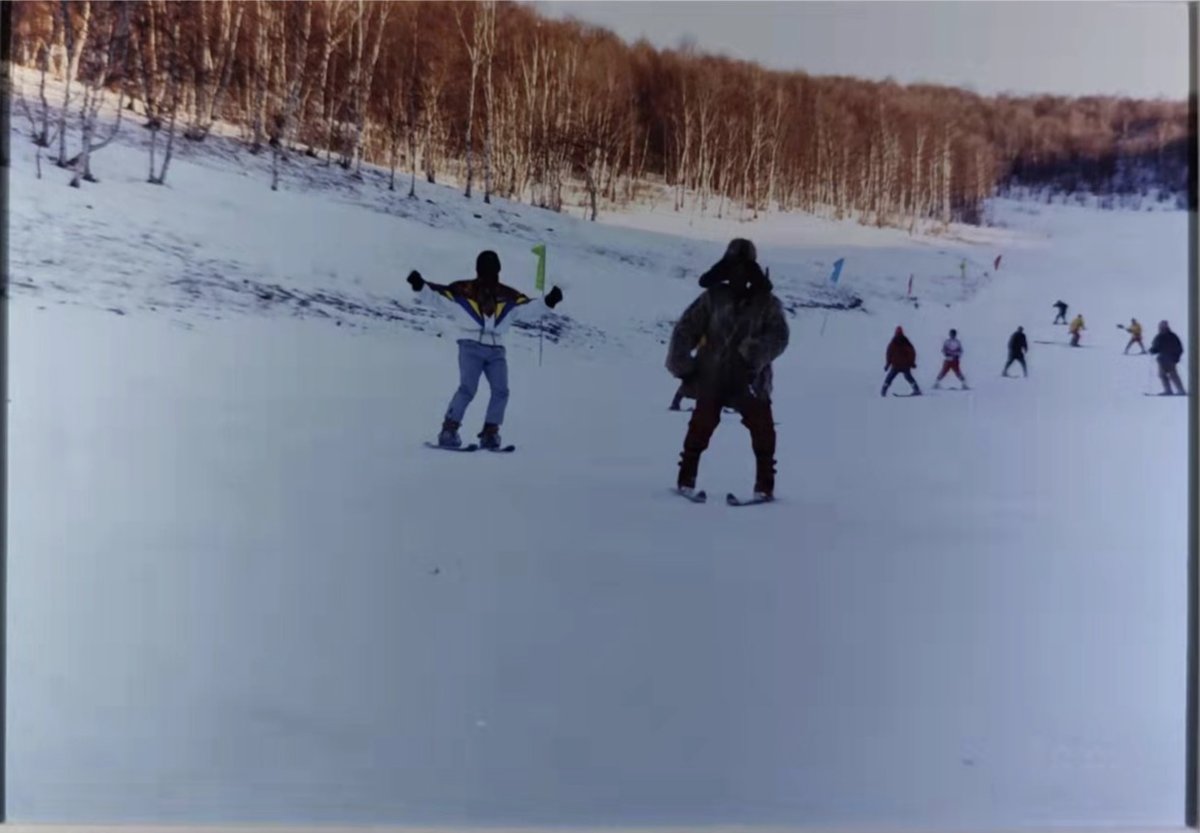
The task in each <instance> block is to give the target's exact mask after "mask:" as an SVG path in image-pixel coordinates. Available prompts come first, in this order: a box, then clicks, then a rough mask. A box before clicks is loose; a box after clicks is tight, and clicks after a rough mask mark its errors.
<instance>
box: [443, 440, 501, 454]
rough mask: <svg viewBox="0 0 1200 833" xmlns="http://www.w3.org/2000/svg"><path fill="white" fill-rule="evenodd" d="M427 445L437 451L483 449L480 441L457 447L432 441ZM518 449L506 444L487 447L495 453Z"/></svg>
mask: <svg viewBox="0 0 1200 833" xmlns="http://www.w3.org/2000/svg"><path fill="white" fill-rule="evenodd" d="M425 445H426V446H427V447H428V448H432V449H435V450H437V451H461V452H468V451H480V450H482V447H481V446H480V445H479V443H471V444H470V445H460V446H457V447H455V446H452V445H438V444H437V443H431V442H426V443H425ZM516 450H517V447H516V446H515V445H506V446H501V447H500V448H489V449H487V451H490V452H492V453H493V454H508V453H510V452H513V451H516Z"/></svg>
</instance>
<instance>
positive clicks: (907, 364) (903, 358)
mask: <svg viewBox="0 0 1200 833" xmlns="http://www.w3.org/2000/svg"><path fill="white" fill-rule="evenodd" d="M885 358H886V361H887V364H885V365H884V366H883V369H884V370H885V371H886V372H887V378H885V379H884V380H883V390H881V391H880V392H879V395H880V396H887V392H888V388H890V387H891V386H892V382H894V381H895V380H896V377H897V376H903V377H904V380H905V381H906V382H908V383H909V384H910V385H912V395H913V396H920V395H921V386H920V385H918V384H917V380H916V379H914V378H913V375H912V372H913V371H914V370H916V369H917V348H916V347H914V346H913V343H912V342H911V341H909V340H908V336H906V335H905V334H904V330H903V329H902V328H900V327H897V328H896V334H895V335H893V336H892V340H891V341H890V342H888V346H887V355H886V357H885Z"/></svg>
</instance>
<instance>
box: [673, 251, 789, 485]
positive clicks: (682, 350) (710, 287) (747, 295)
mask: <svg viewBox="0 0 1200 833" xmlns="http://www.w3.org/2000/svg"><path fill="white" fill-rule="evenodd" d="M757 259H758V257H757V252H756V250H755V248H754V244H753V243H751V242H750V241H749V240H745V239H742V238H737V239H735V240H733V241H731V242H730V243H729V246H728V248H727V249H726V250H725V254H724V256H723V257H722V258H721V260H720V261H718V262H717V263H716V264H715V265H714V266H713V267H712V268H711V269H709V270H708V271H707V272H706V273H705V274H704V275H703V276H702V277H701V278H700V285H701V286H702V287H704V290H705V291H704V293H703V294H702V295H700V297H698V298H697V299H696V300H695V301H693V302H692V303H691V304H690V305H689V306H688V308H687V309H686V310H685V311H684V313H683V315H682V317H681V318H680V319H679V322H678V323H677V324H676V325H675V329H674V331H673V332H672V333H671V343H670V347H669V349H668V351H667V361H666V366H667V370H668V371H670V373H671V375H672V376H675V377H676V378H678V379H690V380H692V382H693V384H694V386H695V391H696V409H695V411H693V413H692V418H691V421H690V422H689V423H688V429H687V436H686V437H685V438H684V441H683V452H682V453H681V454H680V456H679V474H678V478H677V480H676V485H677V486H678V488H679V490H680V491H681V492H683V493H684V494H686V495H692V494H693V493H694V492H695V488H696V475H697V473H698V472H699V468H700V455H701V454H703V453H704V451H705V449H707V448H708V443H709V440H710V439H711V438H712V434H713V431H715V430H716V428H717V425H718V424H720V422H721V409H722V408H723V407H724V406H729V407H732V408H734V409H736V410H737V412H738V413H740V414H741V416H742V424H743V425H745V426H746V428H748V429H749V431H750V444H751V447H752V448H753V450H754V460H755V481H754V493H755V498H756V499H759V500H771V499H773V497H774V493H775V421H774V417H773V416H772V413H771V389H772V380H773V374H772V369H771V363H772V362H774V361H775V359H777V358H779V356H780V355H782V354H783V351H784V350H785V349H787V345H788V338H789V332H788V324H787V319H786V318H785V317H784V313H783V305H782V304H780V302H779V299H778V298H776V297H775V295H774V294H773V293H772V291H771V290H772V286H771V281H770V279H769V278H768V276H767V274H766V273H764V272H763V270H762V269H761V268H760V267H759V265H758V263H757ZM701 340H703V341H704V349H703V350H701V351H699V353H698V354H697V355H696V356H694V357H693V356H692V351H693V350H695V349H696V347H697V346H698V345H699V344H700V343H701Z"/></svg>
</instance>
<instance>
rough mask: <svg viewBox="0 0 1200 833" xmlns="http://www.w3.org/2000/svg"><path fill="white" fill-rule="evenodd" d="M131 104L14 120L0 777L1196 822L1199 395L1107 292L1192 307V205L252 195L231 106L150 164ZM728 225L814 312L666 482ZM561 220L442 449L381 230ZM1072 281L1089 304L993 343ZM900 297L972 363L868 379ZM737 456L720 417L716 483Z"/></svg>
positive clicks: (423, 818)
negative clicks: (558, 302) (761, 440)
mask: <svg viewBox="0 0 1200 833" xmlns="http://www.w3.org/2000/svg"><path fill="white" fill-rule="evenodd" d="M14 126H15V127H19V126H20V125H19V124H18V123H17V121H16V120H15V119H14ZM140 141H141V137H139V136H137V131H128V135H127V136H126V138H125V143H123V144H122V143H117V144H114V145H113V146H112V147H110V148H108V149H106V150H105V151H104V153H103V154H101V155H98V156H97V158H96V160H95V167H96V172H97V175H98V176H99V177H100V178H101V179H102V182H101V184H99V185H96V186H92V187H86V188H84V189H82V190H73V189H69V188H67V187H65V185H64V183H65V181H66V177H65V176H64V175H63V174H62V172H60V171H57V170H55V169H53V168H47V169H46V173H45V176H44V178H43V179H41V180H37V179H36V178H35V175H34V165H33V151H32V148H31V147H30V146H29V144H28V141H27V140H25V139H24V138H23V137H21V136H20V135H17V134H14V136H13V144H12V147H13V153H14V170H13V172H12V176H11V181H10V195H11V196H10V211H11V223H12V227H11V228H12V239H11V252H10V260H11V262H10V269H11V279H12V281H13V286H12V289H13V302H12V304H11V308H10V328H11V343H10V350H11V361H10V372H11V391H10V396H11V403H10V405H9V418H10V432H9V433H10V453H9V485H10V506H9V518H10V529H9V539H8V547H9V587H10V589H11V592H10V599H11V609H10V619H9V633H10V646H11V647H10V666H9V706H8V707H9V726H10V737H9V746H8V756H9V757H8V766H9V770H8V773H9V780H8V809H9V815H10V817H11V818H12V819H13V820H16V821H26V820H55V821H71V820H78V819H88V820H96V819H111V820H141V821H146V820H153V821H165V820H190V821H222V820H226V821H228V820H242V821H266V820H272V821H342V822H361V823H368V822H372V823H455V824H460V823H478V824H503V823H507V824H536V823H576V824H613V825H623V824H641V823H678V824H689V823H696V822H699V821H708V822H729V823H778V824H795V825H839V826H840V825H850V824H874V825H895V826H913V825H920V826H946V827H950V826H958V825H972V826H979V827H982V826H987V827H992V828H995V827H997V826H1006V825H1032V824H1050V823H1063V824H1069V823H1077V824H1099V823H1102V822H1104V823H1107V822H1113V823H1124V824H1129V825H1135V824H1136V825H1170V824H1178V823H1179V821H1180V815H1181V812H1182V806H1183V790H1184V785H1183V777H1182V773H1183V713H1184V703H1183V679H1184V676H1183V675H1184V661H1183V660H1184V653H1183V652H1184V644H1183V634H1184V627H1185V604H1184V603H1185V598H1184V575H1185V557H1186V554H1185V546H1186V517H1187V514H1186V512H1187V503H1186V499H1187V496H1186V485H1187V481H1186V449H1187V421H1186V407H1187V401H1186V400H1185V399H1182V398H1179V399H1159V398H1146V397H1144V396H1142V395H1141V394H1142V393H1143V392H1144V391H1145V390H1147V389H1151V387H1150V386H1151V378H1150V374H1151V372H1152V371H1151V364H1152V363H1151V362H1150V361H1149V360H1148V359H1146V358H1144V357H1125V356H1122V355H1121V349H1122V347H1123V346H1124V338H1123V336H1124V333H1122V332H1120V331H1119V330H1116V329H1115V327H1114V324H1115V323H1117V322H1124V321H1127V320H1128V318H1129V316H1130V315H1136V316H1137V317H1138V318H1139V320H1141V321H1142V322H1143V324H1145V325H1146V327H1147V332H1148V334H1149V333H1152V331H1153V326H1154V325H1155V324H1156V322H1157V321H1158V320H1159V319H1160V318H1164V317H1165V318H1169V319H1171V320H1172V323H1173V324H1174V325H1175V328H1176V330H1177V331H1178V332H1179V333H1180V335H1181V337H1184V338H1185V339H1186V337H1187V333H1186V331H1184V330H1183V326H1182V325H1183V324H1184V311H1185V303H1186V282H1185V275H1186V272H1185V270H1186V215H1185V214H1183V213H1171V212H1153V213H1151V212H1145V213H1135V212H1097V211H1092V210H1087V209H1081V208H1071V207H1065V206H1044V205H1040V206H1039V205H1033V204H1027V203H1018V202H1008V201H997V202H996V203H995V204H994V205H993V206H992V211H993V213H994V215H995V216H996V218H997V219H998V221H1000V223H1002V224H1003V227H998V228H992V229H982V230H978V229H966V228H961V229H955V230H954V231H953V233H952V234H950V235H948V236H945V237H942V238H932V237H922V236H909V235H908V234H906V233H904V232H900V231H895V230H879V229H868V228H864V227H860V226H857V225H852V224H840V223H834V222H831V221H826V220H818V219H814V218H806V217H803V216H783V217H771V218H769V219H767V220H764V221H763V222H762V223H759V224H737V223H730V222H719V221H715V220H703V219H699V218H691V217H689V216H687V215H674V214H671V213H669V212H662V211H656V212H649V211H646V210H643V211H640V212H637V213H633V214H630V215H627V216H623V217H614V218H608V221H607V222H605V223H600V224H589V223H584V222H582V221H580V220H578V219H573V218H571V217H567V216H561V215H557V214H552V213H549V212H545V211H540V210H538V209H533V208H529V207H528V206H521V205H514V204H508V203H505V202H503V201H497V202H496V204H495V205H492V206H485V205H483V204H482V203H481V202H480V201H479V200H471V201H467V200H465V199H463V198H462V197H461V195H460V194H459V193H456V192H455V191H452V190H448V189H443V188H440V187H431V186H427V185H425V184H423V183H421V184H419V185H418V191H419V195H420V199H419V200H417V201H409V200H407V199H405V198H404V197H403V196H402V193H403V192H396V193H389V192H387V191H386V190H385V189H384V188H383V187H382V185H381V183H382V181H383V177H382V175H381V174H377V173H376V172H369V173H368V176H367V180H366V181H365V182H363V183H351V184H346V177H345V174H344V172H341V171H339V170H338V169H336V168H334V169H333V170H332V171H330V170H325V169H321V168H320V167H319V165H318V164H317V163H314V162H313V161H311V160H297V161H296V162H295V163H293V167H292V168H291V169H290V170H289V173H288V177H287V178H286V180H285V187H284V190H282V191H280V192H278V193H272V192H271V191H270V190H269V188H268V181H269V180H268V178H267V176H266V174H265V171H266V167H265V166H266V161H265V160H262V159H256V158H253V157H251V156H250V155H249V154H248V153H246V152H245V151H244V150H238V149H237V147H236V145H235V144H233V143H232V142H226V143H218V145H217V147H215V148H196V147H186V148H185V151H184V155H183V156H181V158H180V159H179V160H178V161H177V162H176V163H174V166H173V168H172V171H171V174H170V176H169V186H168V187H166V188H155V187H152V186H149V185H146V184H145V183H144V181H143V180H144V165H145V157H144V153H143V151H142V150H141V149H140V148H139V146H138V143H139V142H140ZM475 215H479V216H478V217H476V216H475ZM734 235H748V236H751V237H753V238H754V239H755V240H756V241H757V242H759V244H760V252H761V259H762V260H763V261H764V263H766V264H767V265H769V266H770V267H771V275H772V278H773V279H774V280H775V281H776V283H777V288H778V291H779V294H780V295H781V297H784V298H785V299H787V302H788V304H789V307H790V308H791V309H792V310H793V314H792V318H791V325H792V343H791V346H790V349H789V350H788V352H787V353H786V354H785V355H784V357H783V358H782V359H781V360H780V362H779V363H778V365H777V382H776V386H777V402H776V419H777V420H778V422H779V423H780V425H779V431H780V448H779V471H780V474H779V484H778V491H779V495H780V501H779V503H778V504H777V505H775V506H771V507H762V508H755V509H746V510H731V509H729V508H727V507H725V506H723V505H720V504H719V503H717V504H710V505H708V506H702V507H697V506H691V505H689V504H686V503H684V502H682V501H679V500H678V499H677V498H674V497H672V496H671V495H670V494H669V493H668V491H667V488H668V486H669V485H670V484H671V483H673V479H674V474H675V461H676V458H677V454H678V450H679V446H680V443H681V441H682V436H683V431H684V427H685V423H686V416H684V415H680V414H672V413H668V412H667V411H666V410H665V406H666V404H667V402H668V401H669V399H670V396H671V394H672V392H673V390H674V386H675V383H674V381H673V380H672V379H670V377H669V376H667V374H666V373H665V371H664V370H663V367H662V362H663V358H664V350H665V348H664V346H663V340H664V339H665V338H666V336H667V334H668V333H669V326H670V322H671V321H672V320H673V319H674V317H675V316H677V315H678V313H679V312H680V311H681V310H682V308H683V306H684V305H685V304H686V303H688V301H689V300H690V299H691V298H693V297H694V295H695V292H696V286H695V278H696V277H697V276H698V274H699V272H700V270H702V269H703V268H704V267H706V266H707V265H709V264H710V263H711V262H712V261H713V260H714V259H715V258H716V257H717V256H718V255H719V254H720V252H721V250H722V248H723V246H724V243H725V242H726V241H727V240H728V238H729V237H731V236H734ZM540 241H544V242H546V243H547V244H548V246H549V249H550V256H549V270H550V280H551V282H552V283H559V284H561V285H562V286H563V287H564V289H565V291H566V301H565V302H564V304H563V305H562V306H561V307H560V308H559V312H560V313H561V314H560V315H556V316H554V318H553V319H552V321H551V324H552V332H551V337H550V339H548V340H547V343H546V344H545V353H544V360H543V364H542V365H541V366H540V367H539V366H538V362H537V351H538V342H537V332H536V330H526V331H522V332H520V333H519V334H517V335H516V336H515V337H514V338H513V340H512V345H511V347H510V366H511V367H510V375H511V386H512V391H513V398H512V401H511V404H510V407H509V412H508V418H507V421H506V425H505V429H504V435H505V439H506V440H508V441H511V442H515V443H517V444H518V445H519V446H520V448H519V451H518V452H517V454H515V455H512V456H507V457H496V456H490V455H451V454H442V453H439V452H433V451H428V450H426V449H424V448H422V446H421V443H422V441H423V440H425V439H427V438H430V437H431V436H432V434H433V433H434V432H435V430H436V428H437V425H438V423H439V422H440V419H441V414H442V411H443V409H444V407H445V404H446V401H447V400H448V398H449V396H450V394H451V392H452V391H453V389H454V387H455V385H456V384H457V380H456V377H455V373H456V357H455V349H454V345H453V343H452V340H451V337H450V336H442V337H439V335H441V334H444V333H448V332H449V329H448V328H447V326H446V321H445V320H444V319H443V318H441V317H439V315H438V314H436V313H435V312H434V311H433V310H432V308H431V307H428V306H426V305H425V304H424V303H423V302H422V301H421V300H420V298H419V297H414V295H413V294H412V293H411V291H410V290H409V289H408V287H407V285H405V284H404V283H403V276H404V275H405V274H407V272H408V270H409V269H410V268H418V269H420V270H421V271H422V273H424V274H425V275H426V276H427V277H428V278H429V279H431V280H448V279H453V278H458V277H463V276H466V275H468V274H469V273H470V270H471V267H472V265H473V262H474V256H475V254H476V252H478V251H479V250H480V249H482V248H494V249H495V250H497V251H498V252H499V253H500V256H501V258H502V260H503V262H504V264H505V269H504V278H505V279H506V280H508V281H509V282H511V283H513V284H515V285H517V286H519V287H522V288H525V289H531V288H532V273H533V256H532V255H531V254H530V253H529V249H530V247H531V246H532V245H533V244H534V243H535V242H540ZM999 253H1003V255H1004V259H1003V262H1002V265H1001V268H1000V270H999V272H997V273H995V274H989V275H988V276H987V277H984V274H983V273H984V272H989V273H990V271H991V262H992V259H993V258H994V257H995V255H996V254H999ZM838 257H845V258H846V267H845V271H844V272H843V277H842V282H843V285H844V287H843V289H842V290H841V291H840V292H838V293H831V292H830V291H829V290H828V288H827V287H825V286H824V282H825V279H826V277H827V275H828V273H829V270H830V268H831V264H832V262H833V261H834V260H835V259H836V258H838ZM963 258H965V259H966V260H967V261H968V263H969V275H970V278H969V280H968V286H967V287H966V288H965V289H964V287H963V286H962V281H961V279H960V278H959V262H960V261H961V260H962V259H963ZM910 274H911V275H914V276H915V277H914V285H915V292H916V294H917V295H918V297H919V305H918V306H915V305H913V304H911V303H909V302H906V301H905V300H904V299H903V295H904V292H905V284H906V283H907V280H908V276H909V275H910ZM849 297H856V298H859V299H861V300H862V302H863V303H862V306H861V307H860V308H858V309H854V310H850V311H829V310H827V309H823V308H821V306H820V305H821V304H828V303H830V302H831V300H832V301H837V300H838V299H843V300H844V299H845V298H849ZM1059 297H1062V298H1064V299H1065V300H1066V301H1068V302H1069V303H1070V304H1071V305H1072V314H1073V313H1074V311H1076V310H1078V311H1081V312H1082V313H1083V314H1084V316H1085V318H1086V320H1087V322H1088V326H1089V330H1088V332H1087V334H1086V338H1085V343H1086V344H1087V345H1088V348H1089V349H1085V350H1070V349H1068V348H1066V347H1063V346H1059V345H1041V344H1036V343H1035V344H1033V345H1032V346H1033V350H1032V352H1031V354H1030V367H1031V373H1032V375H1031V377H1030V378H1029V379H1028V380H1014V379H1002V378H1000V377H999V371H1000V368H1001V366H1002V364H1003V361H1004V344H1005V341H1006V339H1007V337H1008V334H1009V333H1010V332H1011V331H1012V329H1014V328H1015V327H1016V325H1018V324H1023V325H1024V326H1025V327H1026V329H1027V331H1028V332H1029V334H1030V336H1031V339H1034V340H1058V341H1060V342H1061V341H1064V340H1065V333H1064V332H1063V330H1064V328H1062V327H1057V328H1056V327H1052V326H1050V321H1051V319H1052V318H1053V311H1052V310H1051V309H1050V304H1051V303H1052V302H1053V301H1054V300H1056V299H1057V298H1059ZM809 305H817V306H809ZM1176 319H1178V320H1176ZM897 324H901V325H903V326H904V327H905V328H906V330H907V331H908V332H909V334H910V336H911V337H912V338H913V340H914V342H915V343H916V345H917V349H918V352H919V358H918V361H919V369H918V376H919V379H920V381H921V382H922V384H923V386H925V387H926V388H928V387H929V386H930V384H931V381H932V375H933V373H934V372H935V370H936V366H937V364H938V362H937V356H936V352H937V346H938V345H939V344H940V341H941V339H942V338H943V337H944V335H945V331H946V330H947V329H948V328H949V327H952V326H953V327H957V328H958V329H959V331H960V334H961V337H962V339H963V341H964V344H965V347H966V356H965V359H964V369H965V371H966V373H967V376H968V380H969V381H970V382H971V383H972V385H973V390H972V391H970V392H967V393H961V392H955V391H946V392H944V393H940V394H937V395H930V396H928V397H925V398H921V399H904V400H902V399H895V398H890V397H889V398H888V399H881V398H880V397H879V395H878V386H879V383H880V381H881V379H882V376H883V373H882V369H883V353H884V347H885V345H886V343H887V340H888V339H889V338H890V335H891V332H892V329H893V328H894V327H895V326H896V325H897ZM904 387H905V385H904V383H903V382H902V381H900V382H899V383H898V387H897V388H896V389H897V390H903V389H904ZM485 390H486V388H485V389H484V391H485ZM485 396H486V393H485V392H482V391H481V396H480V399H478V400H477V401H476V403H475V405H474V406H473V408H472V410H471V412H470V413H469V415H468V420H469V421H468V424H467V426H465V427H466V428H470V429H474V428H475V427H476V425H477V423H478V422H480V421H481V420H482V409H483V406H484V397H485ZM752 468H753V466H752V459H751V456H750V450H749V441H748V437H747V436H746V433H745V430H744V429H743V428H742V427H741V426H740V425H738V424H737V420H736V418H726V421H725V424H724V425H723V426H722V427H721V428H720V429H719V430H718V433H717V435H716V437H715V438H714V442H713V445H712V447H711V450H710V451H709V452H708V453H707V454H706V455H705V458H704V460H703V462H702V467H701V480H702V485H704V486H706V487H708V489H709V491H710V492H712V493H717V494H719V493H721V492H723V491H728V490H737V491H741V492H744V491H746V490H748V489H749V487H750V486H751V477H752Z"/></svg>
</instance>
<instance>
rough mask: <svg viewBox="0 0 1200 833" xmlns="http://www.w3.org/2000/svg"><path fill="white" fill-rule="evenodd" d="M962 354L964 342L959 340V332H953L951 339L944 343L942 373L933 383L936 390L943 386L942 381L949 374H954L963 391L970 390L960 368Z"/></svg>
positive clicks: (951, 332)
mask: <svg viewBox="0 0 1200 833" xmlns="http://www.w3.org/2000/svg"><path fill="white" fill-rule="evenodd" d="M962 354H963V346H962V342H961V341H959V340H958V330H951V331H950V337H949V338H948V339H946V340H945V341H943V342H942V359H943V361H942V372H941V373H939V374H938V376H937V379H936V380H935V381H934V383H933V387H934V390H937V389H938V388H940V387H941V386H942V379H945V378H946V375H947V374H948V373H953V374H954V375H955V376H957V377H958V381H959V382H960V383H961V384H962V389H963V390H969V388H968V387H967V380H966V378H965V377H964V376H963V374H962V369H961V368H960V367H959V361H960V360H961V359H962Z"/></svg>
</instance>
